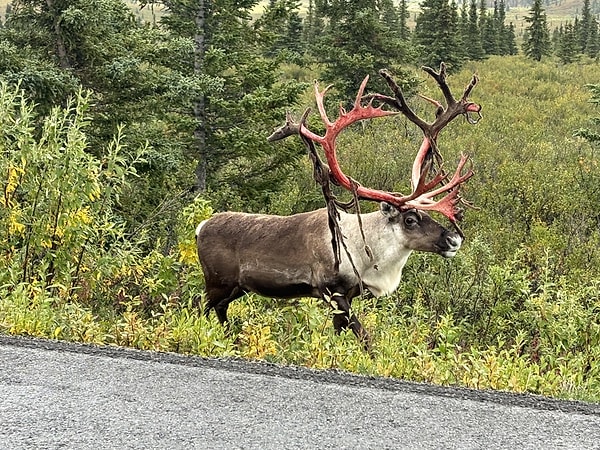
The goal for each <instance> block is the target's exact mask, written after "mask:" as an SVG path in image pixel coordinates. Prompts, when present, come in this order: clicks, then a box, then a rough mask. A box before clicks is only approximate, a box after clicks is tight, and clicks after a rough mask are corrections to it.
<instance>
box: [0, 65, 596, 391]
mask: <svg viewBox="0 0 600 450" xmlns="http://www.w3.org/2000/svg"><path fill="white" fill-rule="evenodd" d="M472 70H476V71H477V72H478V73H479V74H480V76H481V78H482V81H481V85H480V86H479V87H478V89H477V92H476V93H475V94H474V96H476V100H477V101H478V102H480V103H482V104H483V105H485V106H484V107H485V109H484V112H485V119H484V121H482V122H480V124H478V125H477V126H468V125H465V124H460V123H456V124H453V125H452V126H451V127H449V128H448V129H447V130H446V131H445V132H444V134H443V136H441V138H440V144H441V145H442V150H443V152H444V153H445V154H446V159H447V160H448V161H452V160H453V159H452V158H453V157H455V156H453V155H458V153H459V152H460V151H467V152H468V153H470V154H471V155H472V157H473V160H474V164H475V168H476V171H477V174H476V176H475V178H474V179H472V180H471V181H470V183H469V186H468V189H467V191H466V195H467V196H468V198H469V199H470V200H472V201H474V203H475V204H476V205H477V206H478V207H479V208H480V209H479V210H476V211H468V212H467V219H466V224H465V231H466V233H467V236H468V240H467V242H466V245H465V247H464V248H463V249H461V251H460V252H459V255H458V256H457V257H456V258H455V259H453V260H451V261H446V260H442V259H441V258H436V257H434V256H425V255H414V256H413V257H412V258H411V260H409V264H408V265H407V267H406V269H405V276H404V281H403V283H402V284H401V286H400V289H399V290H398V292H397V293H396V294H394V295H392V296H390V297H386V298H383V299H378V300H375V299H362V300H359V301H357V302H355V303H356V306H355V308H356V313H357V314H358V315H359V317H360V318H361V321H362V322H363V324H364V325H365V326H366V327H367V328H368V329H369V330H370V331H371V333H372V334H373V338H374V347H375V350H374V355H373V356H372V357H369V355H367V354H365V353H364V352H363V351H362V350H361V348H360V346H359V344H358V343H357V342H356V340H355V339H354V336H353V335H351V333H350V334H342V335H339V336H338V335H336V334H335V333H334V332H333V327H332V326H331V321H330V317H329V313H328V310H327V309H326V308H324V307H323V305H321V302H320V301H318V300H314V299H300V300H297V301H292V302H287V303H285V302H283V303H282V302H277V301H274V300H271V299H263V298H260V297H257V296H249V297H247V298H245V299H242V300H239V301H236V302H234V303H233V304H232V305H231V308H230V316H231V317H232V323H231V329H230V332H229V333H225V331H224V330H223V328H222V327H220V325H219V324H218V323H217V320H216V318H214V317H212V316H211V317H209V318H208V319H207V318H205V317H203V316H202V314H201V313H200V310H199V309H198V308H197V302H198V300H201V298H202V295H203V289H202V283H203V282H202V275H201V273H200V272H199V268H198V265H197V262H196V259H195V248H194V239H193V231H194V228H195V224H197V223H198V222H199V221H200V220H201V219H202V218H206V217H209V216H210V214H211V212H212V209H211V208H210V203H209V202H208V201H207V200H208V198H207V197H204V199H203V198H202V197H199V198H198V199H197V200H196V201H194V202H192V203H190V204H189V206H188V207H186V208H185V209H183V210H182V211H181V214H180V215H179V216H178V219H177V223H178V225H177V235H178V236H179V237H178V243H177V245H176V246H175V247H174V249H173V251H171V252H170V253H169V254H167V255H165V254H162V253H160V252H158V251H152V252H150V253H147V252H144V253H142V252H140V251H139V247H138V245H137V241H131V237H130V236H126V235H125V234H124V230H123V228H122V226H121V225H120V223H119V221H118V215H114V214H113V212H114V207H115V203H114V200H115V199H116V198H118V195H119V193H122V192H123V189H125V188H126V183H125V179H124V178H123V176H124V175H125V173H127V171H130V170H133V168H132V166H131V165H127V164H126V163H125V161H124V160H123V159H122V158H119V154H121V153H122V152H124V151H127V150H126V149H124V148H123V147H122V146H120V145H119V140H118V139H116V140H115V144H114V147H113V149H112V150H111V151H107V152H103V153H105V154H112V155H114V156H113V159H112V160H104V161H103V160H100V159H96V158H95V157H92V156H90V155H89V154H87V153H86V152H85V149H86V141H85V129H86V126H88V122H87V121H86V120H85V110H86V97H85V96H82V95H80V96H79V97H78V99H77V100H76V101H75V102H74V103H73V104H72V106H69V107H67V108H66V109H56V110H54V111H53V112H52V113H51V114H50V115H49V116H48V117H47V118H46V120H45V123H46V125H45V127H44V128H43V129H42V132H41V134H40V136H39V138H38V137H36V136H34V134H35V133H34V127H33V126H32V123H31V122H30V121H29V120H31V111H32V110H31V105H28V104H27V102H26V101H24V100H23V99H22V98H21V97H20V94H19V93H18V91H15V90H12V89H9V88H8V87H7V86H4V88H3V90H2V108H3V110H2V114H1V116H2V117H3V120H4V123H3V127H2V130H3V131H2V142H3V146H4V149H5V150H4V152H5V155H6V158H5V159H4V160H3V162H2V164H3V166H2V168H1V170H0V173H2V174H4V179H3V184H2V189H3V191H2V192H3V195H2V198H3V207H4V208H3V209H2V221H3V222H4V223H5V224H6V226H5V227H3V229H4V230H6V231H5V232H4V234H3V235H2V239H1V240H0V246H1V249H0V250H1V251H2V253H3V255H2V259H1V260H2V261H4V263H3V264H4V265H3V267H2V271H1V273H2V274H3V275H2V277H3V278H2V286H1V287H0V290H1V292H0V297H1V298H2V301H1V302H0V328H1V330H2V331H3V332H7V333H19V334H29V335H34V336H44V337H50V338H58V339H66V340H74V341H82V342H93V343H105V344H115V345H127V346H133V347H137V348H145V349H153V350H162V351H179V352H184V353H193V354H200V355H205V356H239V357H248V358H263V359H267V360H269V361H274V362H279V363H286V364H289V363H293V364H302V365H307V366H310V367H316V368H341V369H344V370H351V371H354V372H358V373H363V374H372V375H383V376H394V377H401V378H406V379H412V380H418V381H428V382H434V383H441V384H460V385H465V386H471V387H476V388H493V389H509V390H513V391H518V392H524V391H527V392H534V393H540V394H545V395H553V396H559V397H569V398H580V399H587V400H596V401H597V400H600V394H599V393H600V374H599V373H598V368H597V365H596V364H594V361H595V360H597V358H598V357H600V355H599V354H598V352H600V322H599V321H598V317H600V316H599V315H598V312H599V310H600V299H599V297H598V292H599V291H598V288H599V287H600V286H599V285H598V280H599V279H600V277H599V275H600V274H599V273H598V270H599V269H598V267H600V264H599V262H600V251H599V250H598V249H600V245H598V244H599V242H598V240H599V238H600V236H599V233H598V232H597V229H598V227H597V224H598V211H599V210H600V208H599V205H598V201H599V199H600V197H598V196H597V195H595V194H594V192H595V189H597V186H598V183H597V173H596V172H597V171H596V170H594V168H595V167H596V166H597V164H598V156H597V151H596V150H597V147H595V146H594V144H593V143H589V142H588V141H586V140H584V139H581V138H578V137H574V136H573V130H575V129H577V128H581V125H582V124H584V125H586V126H588V123H589V122H588V119H589V117H590V116H592V115H593V114H594V103H592V102H589V91H588V90H586V89H585V88H584V87H583V86H581V85H580V83H581V82H586V81H588V82H592V81H593V80H594V77H595V68H594V66H593V65H589V66H582V65H578V66H564V67H562V68H560V69H558V70H557V69H556V68H553V70H549V67H548V66H546V65H544V64H543V63H542V64H541V65H540V64H539V63H534V62H529V61H527V60H526V59H523V58H522V57H512V58H510V59H507V58H501V57H496V58H491V59H489V60H487V61H485V62H481V63H477V64H474V65H473V66H472V67H470V68H469V70H468V71H467V70H465V71H462V72H460V73H458V74H457V75H456V76H455V77H453V78H452V80H451V83H452V84H453V85H459V86H460V85H462V84H464V83H466V82H467V80H468V78H469V76H470V73H471V71H472ZM415 76H416V73H415ZM574 80H577V83H574ZM434 89H436V88H435V86H432V85H431V86H430V85H429V81H426V83H425V84H424V85H423V90H424V92H425V93H427V91H428V90H431V91H432V92H429V94H430V95H435V93H434V92H433V91H434ZM415 106H416V107H419V105H415ZM423 108H427V105H423ZM596 113H597V111H596ZM28 118H29V119H28ZM17 119H19V120H17ZM67 119H68V120H67ZM593 126H594V124H593V123H592V127H593ZM586 129H587V130H588V131H593V130H592V129H590V128H589V126H588V128H586ZM419 138H420V136H419V134H418V133H417V132H416V131H415V130H412V129H410V128H409V129H406V127H405V125H404V124H403V121H402V119H389V120H388V119H385V120H381V121H374V122H371V123H369V124H368V125H367V126H366V127H364V129H356V130H352V131H348V132H347V133H345V134H344V136H343V141H342V142H341V143H340V148H341V149H343V150H344V153H343V154H342V156H341V158H343V160H344V161H349V162H352V163H353V164H354V166H352V167H351V168H349V169H348V172H351V173H355V174H357V176H358V175H360V179H361V181H363V182H365V183H371V182H372V181H373V182H375V181H378V182H379V183H380V184H384V186H382V187H384V188H390V189H398V190H405V189H406V184H407V180H405V177H402V176H398V174H408V173H409V170H410V162H411V160H412V157H413V150H414V148H416V146H417V145H418V142H419ZM59 149H61V150H59ZM411 149H413V150H411ZM67 157H68V161H69V164H70V166H69V170H67V171H66V172H65V169H64V166H63V165H62V163H63V162H64V161H65V158H67ZM139 157H143V155H140V156H139ZM129 159H131V158H126V160H129ZM41 161H43V162H44V165H43V166H41V165H40V164H41V163H40V162H41ZM383 161H385V163H382V162H383ZM42 167H43V170H42ZM61 167H62V169H61ZM61 170H62V171H61ZM67 172H68V176H67ZM58 179H60V185H56V183H57V182H58V181H57V180H58ZM46 183H47V184H46ZM124 183H125V184H124ZM67 185H68V186H67ZM39 186H42V187H41V188H40V187H39ZM74 186H77V187H78V188H75V187H74ZM286 190H287V193H286V194H281V196H280V198H279V201H278V202H276V203H275V206H278V209H280V210H281V211H279V212H286V213H289V212H292V211H295V210H298V209H302V208H303V207H304V206H305V202H309V203H310V202H311V201H314V196H313V197H311V196H310V195H308V196H307V197H304V196H302V195H300V196H298V195H297V194H298V193H305V191H310V190H313V191H314V190H315V188H314V187H313V186H311V182H310V171H309V168H308V165H307V166H306V168H305V170H302V171H299V172H298V174H297V177H295V179H292V180H289V181H288V184H287V189H286ZM28 196H29V197H28ZM30 197H31V198H30ZM317 198H318V196H317ZM47 230H51V231H52V232H51V233H48V232H47ZM48 237H50V239H49V240H47V239H48ZM147 238H148V236H139V237H138V239H139V240H140V241H143V240H144V239H147ZM27 243H29V245H27ZM156 247H157V248H160V247H161V245H160V243H157V244H156ZM24 277H25V278H24Z"/></svg>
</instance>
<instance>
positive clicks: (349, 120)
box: [269, 63, 481, 225]
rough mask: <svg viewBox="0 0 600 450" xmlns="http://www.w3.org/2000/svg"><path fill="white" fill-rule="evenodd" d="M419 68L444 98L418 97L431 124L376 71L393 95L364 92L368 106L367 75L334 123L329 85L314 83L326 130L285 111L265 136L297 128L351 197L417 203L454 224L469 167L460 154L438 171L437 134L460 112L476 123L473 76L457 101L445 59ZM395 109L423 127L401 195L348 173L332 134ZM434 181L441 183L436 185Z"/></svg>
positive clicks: (386, 76) (414, 205) (389, 79)
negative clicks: (428, 106)
mask: <svg viewBox="0 0 600 450" xmlns="http://www.w3.org/2000/svg"><path fill="white" fill-rule="evenodd" d="M423 70H424V71H425V72H427V73H428V74H429V75H431V76H432V77H433V78H434V79H435V81H436V82H437V84H438V86H439V87H440V90H441V91H442V93H443V95H444V98H445V100H446V107H444V106H443V105H442V104H441V103H439V102H438V101H436V100H432V99H430V98H428V97H425V96H421V97H422V98H423V99H425V100H427V101H428V102H430V103H432V104H433V105H434V106H436V115H435V116H436V117H435V120H434V121H433V122H432V123H428V122H427V121H425V120H424V119H422V118H420V117H419V116H418V115H417V114H416V113H415V112H414V111H413V110H412V109H411V108H410V107H409V106H408V103H407V102H406V100H405V98H404V95H403V94H402V91H401V89H400V87H399V86H398V85H397V84H396V82H395V81H394V80H393V78H392V77H391V75H390V74H389V73H388V72H387V71H385V70H381V71H380V74H381V76H382V77H383V78H384V79H385V80H386V82H387V83H388V85H389V86H390V88H391V90H392V92H393V93H394V97H389V96H385V95H381V94H371V95H368V96H367V97H366V98H367V99H369V101H368V103H367V105H366V106H363V105H362V99H363V94H364V90H365V87H366V84H367V82H368V80H369V77H368V76H367V77H365V79H364V80H363V82H362V83H361V85H360V88H359V90H358V93H357V95H356V100H355V102H354V106H353V108H352V109H351V110H350V111H348V112H346V110H345V109H344V108H343V107H341V106H340V115H339V117H338V118H337V119H336V120H335V121H334V122H331V121H330V120H329V118H328V117H327V113H326V111H325V106H324V98H325V94H326V93H327V91H328V90H329V89H330V86H328V87H327V88H325V89H324V90H323V91H319V87H318V84H316V83H315V97H316V102H317V107H318V110H319V113H320V115H321V119H322V120H323V123H324V124H325V129H326V131H325V135H324V136H319V135H317V134H315V133H313V132H312V131H310V130H309V129H308V128H307V127H306V125H305V123H304V119H305V118H306V115H307V113H308V111H306V112H305V113H304V116H303V120H302V121H301V122H300V123H299V124H296V123H294V121H293V120H292V118H291V116H289V115H288V116H287V120H286V124H285V125H284V126H282V127H281V128H279V129H278V130H276V131H275V132H274V133H273V134H272V135H271V136H270V137H269V141H274V140H278V139H283V138H285V137H287V136H290V135H292V134H296V133H299V134H300V135H301V136H302V137H303V138H304V139H307V140H309V141H311V142H316V143H318V144H320V145H321V147H323V150H324V152H325V157H326V158H327V163H328V165H329V170H330V173H331V179H332V180H333V181H334V182H335V183H337V184H339V185H340V186H342V187H344V188H345V189H348V190H350V191H351V192H353V193H354V195H355V197H357V198H359V199H365V200H375V201H386V202H388V203H390V204H392V205H394V206H396V207H398V208H399V209H402V210H406V209H410V208H416V209H421V210H429V211H437V212H440V213H441V214H443V215H444V216H446V217H447V218H448V219H449V220H450V221H451V222H452V223H453V224H455V225H456V222H457V220H458V215H459V212H460V210H459V208H458V207H457V204H458V202H459V201H460V200H461V198H460V196H459V187H460V185H461V184H462V183H464V182H465V181H467V180H468V179H469V178H471V177H472V176H473V171H472V170H471V169H468V170H467V171H466V172H465V173H463V169H464V167H465V164H466V163H467V161H468V157H467V156H465V155H462V156H461V159H460V161H459V163H458V166H457V169H456V171H455V173H454V175H453V176H452V177H451V178H450V179H449V180H448V178H449V176H448V175H447V174H446V173H445V172H444V171H443V170H442V169H443V168H442V164H441V161H442V158H441V155H440V154H439V152H438V149H437V137H438V135H439V132H440V131H441V130H442V129H443V128H444V127H445V126H446V125H448V123H450V122H451V121H452V120H453V119H454V118H456V117H457V116H459V115H465V116H466V117H467V119H468V121H469V123H477V121H478V120H479V118H481V106H480V105H478V104H476V103H474V102H471V101H469V100H468V96H469V95H470V93H471V91H472V90H473V88H474V87H475V85H476V84H477V77H476V76H475V75H474V76H473V78H472V79H471V82H470V84H469V85H468V86H467V88H466V89H465V90H464V92H463V95H462V97H461V98H460V99H459V100H456V99H455V98H454V96H453V95H452V92H451V91H450V88H449V87H448V84H447V82H446V66H445V64H444V63H442V64H441V65H440V71H439V72H435V71H434V70H433V69H431V68H429V67H423ZM373 100H377V101H379V102H381V103H382V105H381V106H378V107H375V106H373ZM383 104H387V105H389V106H392V107H393V108H395V109H397V110H398V111H387V110H384V109H382V106H383ZM399 113H402V114H404V115H405V116H406V117H407V118H408V120H410V121H411V122H413V123H414V124H416V125H417V126H418V127H419V128H420V129H421V130H422V131H423V142H422V144H421V147H420V148H419V151H418V153H417V156H416V158H415V161H414V163H413V168H412V175H411V185H412V192H411V194H409V195H405V196H403V195H399V194H396V193H391V192H387V191H381V190H377V189H370V188H367V187H364V186H362V185H360V184H359V183H358V182H356V181H355V180H353V179H351V178H350V177H348V176H347V175H346V174H344V172H343V171H342V170H341V168H340V165H339V163H338V161H337V155H336V147H335V141H336V138H337V136H338V135H339V134H340V132H341V131H342V130H343V129H344V128H346V127H348V126H349V125H351V124H353V123H355V122H357V121H360V120H364V119H372V118H376V117H385V116H391V115H395V114H399ZM469 113H476V114H477V115H478V119H476V120H473V119H471V117H469ZM433 158H435V159H436V160H437V162H438V163H439V165H440V167H439V170H438V171H437V172H436V173H435V174H434V175H433V177H432V178H431V179H430V180H428V175H429V171H430V169H431V167H432V166H433ZM438 185H441V186H439V187H437V186H438ZM441 194H446V195H445V196H444V197H443V198H441V199H440V200H437V201H436V200H434V197H436V196H438V195H441Z"/></svg>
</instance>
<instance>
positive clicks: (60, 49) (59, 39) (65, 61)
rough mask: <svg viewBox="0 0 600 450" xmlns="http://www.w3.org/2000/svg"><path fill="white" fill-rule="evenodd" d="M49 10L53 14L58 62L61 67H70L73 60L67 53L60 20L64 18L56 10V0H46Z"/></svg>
mask: <svg viewBox="0 0 600 450" xmlns="http://www.w3.org/2000/svg"><path fill="white" fill-rule="evenodd" d="M46 5H48V10H49V12H50V13H51V14H52V16H53V22H54V23H53V25H54V36H55V37H56V55H57V56H58V63H59V64H60V68H61V69H70V68H71V62H70V61H69V55H68V54H67V47H66V45H65V40H64V39H63V35H62V29H61V26H60V22H61V20H62V18H61V17H60V14H59V12H58V11H54V0H46Z"/></svg>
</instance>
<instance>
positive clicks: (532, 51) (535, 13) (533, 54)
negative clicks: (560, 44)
mask: <svg viewBox="0 0 600 450" xmlns="http://www.w3.org/2000/svg"><path fill="white" fill-rule="evenodd" d="M525 22H527V23H528V24H529V25H528V26H527V27H526V29H525V31H526V33H527V35H526V37H525V40H524V42H523V51H524V52H525V55H527V56H528V57H529V58H532V59H534V60H536V61H541V59H542V57H543V56H547V55H549V54H550V50H551V44H550V32H549V30H548V22H547V18H546V12H545V10H544V8H543V7H542V0H534V2H533V5H532V6H531V9H530V11H529V15H528V16H526V17H525Z"/></svg>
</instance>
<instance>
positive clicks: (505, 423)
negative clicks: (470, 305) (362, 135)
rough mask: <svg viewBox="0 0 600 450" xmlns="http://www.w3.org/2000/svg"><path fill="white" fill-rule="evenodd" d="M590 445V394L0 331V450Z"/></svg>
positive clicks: (594, 441)
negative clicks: (547, 394)
mask: <svg viewBox="0 0 600 450" xmlns="http://www.w3.org/2000/svg"><path fill="white" fill-rule="evenodd" d="M59 448H60V449H236V448H239V449H242V448H243V449H261V450H262V449H305V448H306V449H328V448H336V449H337V448H341V449H403V448H406V449H481V448H486V449H500V448H503V449H553V448H574V449H575V448H576V449H594V448H598V449H600V405H595V404H588V403H582V402H565V401H557V400H552V399H546V398H542V397H537V396H530V395H515V394H506V393H499V392H490V391H475V390H469V389H454V388H442V387H438V386H431V385H426V384H418V383H408V382H403V381H399V380H391V379H382V378H371V377H361V376H354V375H349V374H345V373H340V372H336V371H313V370H309V369H304V368H298V367H282V366H277V365H272V364H267V363H256V362H248V361H240V360H218V359H203V358H197V357H186V356H180V355H174V354H164V353H153V352H141V351H135V350H127V349H121V348H113V347H94V346H86V345H78V344H68V343H61V342H54V341H45V340H36V339H27V338H15V337H8V336H0V449H2V450H4V449H6V450H13V449H59Z"/></svg>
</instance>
